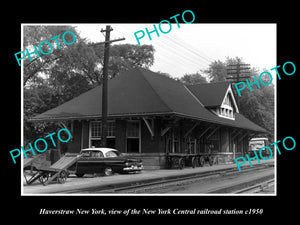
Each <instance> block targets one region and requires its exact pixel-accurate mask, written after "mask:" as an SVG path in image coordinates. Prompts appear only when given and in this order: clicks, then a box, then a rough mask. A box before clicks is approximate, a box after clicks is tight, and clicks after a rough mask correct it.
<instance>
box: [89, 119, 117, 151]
mask: <svg viewBox="0 0 300 225" xmlns="http://www.w3.org/2000/svg"><path fill="white" fill-rule="evenodd" d="M115 132H116V124H115V122H114V121H108V122H107V136H106V138H107V147H111V148H114V145H115V140H114V138H115ZM89 136H90V142H89V143H90V147H101V137H102V123H101V121H91V122H90V135H89Z"/></svg>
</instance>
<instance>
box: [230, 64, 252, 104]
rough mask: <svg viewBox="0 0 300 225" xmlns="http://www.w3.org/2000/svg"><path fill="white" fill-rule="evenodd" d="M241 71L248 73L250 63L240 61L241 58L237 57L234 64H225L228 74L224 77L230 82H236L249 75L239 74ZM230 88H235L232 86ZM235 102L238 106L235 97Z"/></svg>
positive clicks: (237, 99) (237, 100)
mask: <svg viewBox="0 0 300 225" xmlns="http://www.w3.org/2000/svg"><path fill="white" fill-rule="evenodd" d="M241 73H243V74H249V73H250V64H245V63H241V60H240V59H239V58H238V59H237V63H236V64H229V65H228V66H227V75H230V76H229V77H227V78H226V79H227V80H231V82H234V83H238V82H241V81H243V80H245V79H246V78H249V77H250V76H241ZM232 89H233V90H235V89H234V88H232ZM235 94H236V93H235ZM236 103H237V105H238V106H239V98H236Z"/></svg>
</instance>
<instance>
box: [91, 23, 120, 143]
mask: <svg viewBox="0 0 300 225" xmlns="http://www.w3.org/2000/svg"><path fill="white" fill-rule="evenodd" d="M111 31H113V29H112V28H111V27H110V26H109V25H107V26H106V29H105V30H103V29H101V32H105V42H100V43H97V44H94V45H98V44H103V43H104V60H103V75H102V119H101V122H102V136H101V146H102V147H107V141H106V136H107V105H108V99H107V96H108V88H107V80H108V63H109V48H110V43H111V42H115V41H122V40H125V38H120V39H116V40H110V32H111Z"/></svg>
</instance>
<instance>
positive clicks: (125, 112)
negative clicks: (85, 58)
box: [32, 68, 265, 132]
mask: <svg viewBox="0 0 300 225" xmlns="http://www.w3.org/2000/svg"><path fill="white" fill-rule="evenodd" d="M216 85H220V86H219V88H220V89H221V90H218V88H217V86H216V87H215V88H213V89H214V90H215V91H217V92H220V93H223V92H224V91H225V92H226V90H227V88H226V90H225V84H223V85H221V84H216ZM227 87H228V86H227ZM189 88H190V87H189ZM189 88H187V87H186V86H185V85H183V84H182V83H181V82H179V81H175V80H173V79H171V78H169V77H166V76H163V75H160V74H157V73H154V72H152V71H149V70H146V69H143V68H135V69H131V70H128V71H125V72H123V73H121V74H120V75H118V76H117V77H115V78H113V79H111V80H109V82H108V116H109V117H120V116H135V115H162V114H163V115H166V114H175V115H178V116H184V117H188V118H193V119H197V120H202V121H207V122H211V123H216V124H223V125H227V126H234V127H240V128H244V129H250V130H254V131H259V132H264V131H265V130H264V129H263V128H261V127H259V126H258V125H256V124H254V123H252V122H251V121H249V120H248V119H246V118H245V117H243V116H242V115H240V114H239V115H236V119H235V120H234V121H233V120H228V119H225V118H220V117H218V116H217V115H215V114H213V113H212V112H210V111H209V110H208V109H206V108H205V107H204V106H203V104H202V103H203V102H202V100H203V99H201V98H199V99H198V97H196V96H195V95H193V94H192V93H191V91H190V89H189ZM206 93H210V92H209V91H208V90H206ZM217 95H218V96H221V94H217ZM223 97H224V96H223ZM222 100H223V99H222ZM219 101H221V100H220V97H219V98H215V99H214V103H213V104H217V103H219ZM204 102H205V101H204ZM205 104H209V103H208V102H205ZM205 104H204V105H205ZM101 112H102V86H98V87H95V88H93V89H91V90H90V91H87V92H85V93H83V94H81V95H80V96H78V97H76V98H74V99H72V100H70V101H68V102H65V103H64V104H62V105H60V106H58V107H56V108H54V109H50V110H48V111H46V112H44V113H42V114H40V115H37V116H35V117H34V118H32V120H33V121H37V120H74V119H91V118H101Z"/></svg>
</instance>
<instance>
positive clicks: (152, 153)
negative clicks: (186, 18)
mask: <svg viewBox="0 0 300 225" xmlns="http://www.w3.org/2000/svg"><path fill="white" fill-rule="evenodd" d="M163 25H164V26H163ZM22 28H23V29H22V31H23V37H24V42H23V43H24V49H26V52H27V55H28V57H26V58H24V59H23V60H22V61H21V63H23V67H24V70H23V84H24V89H23V97H24V99H23V100H24V112H23V113H24V114H23V115H24V117H23V118H24V119H23V122H24V135H23V137H24V140H23V146H24V149H25V150H28V149H29V150H28V151H26V156H27V154H28V156H27V157H25V154H24V157H23V160H22V161H23V171H22V172H23V182H22V185H23V187H22V191H23V194H24V195H30V194H32V195H35V194H41V195H46V194H49V195H52V194H55V195H56V194H60V195H69V194H71V195H77V194H84V195H88V194H96V195H97V194H104V195H105V194H109V195H113V194H118V195H120V194H125V195H126V194H130V195H132V194H133V195H135V194H136V195H139V194H146V195H148V194H149V195H153V194H154V195H155V194H158V195H160V194H163V195H181V194H182V195H191V194H192V195H198V194H200V195H205V194H208V195H213V194H217V195H219V194H225V195H227V194H236V195H241V194H246V195H251V194H254V195H264V194H266V195H275V194H276V181H275V168H276V163H274V158H275V157H276V154H275V153H273V152H274V151H273V148H272V149H271V148H269V147H268V148H265V149H262V150H260V149H261V148H262V147H264V146H269V145H270V144H271V143H273V142H274V140H275V139H274V126H275V123H274V116H275V101H274V98H275V94H274V93H275V85H274V84H275V83H276V79H273V78H272V77H270V76H268V75H269V74H266V75H267V76H260V74H261V73H262V72H263V71H265V70H266V68H270V69H271V68H273V67H275V65H276V24H193V23H190V24H181V25H180V27H178V26H177V24H176V23H169V22H165V24H161V26H159V28H158V26H155V25H153V24H112V25H106V24H70V25H69V24H64V25H61V24H56V25H55V24H53V25H52V24H50V25H48V24H46V25H45V24H42V25H40V24H23V25H22ZM145 28H146V29H147V30H146V29H145ZM150 29H152V31H150ZM166 30H171V31H170V32H169V33H168V34H163V33H161V34H159V32H160V31H166ZM220 30H223V31H224V34H223V35H222V36H219V35H217V33H219V32H220ZM135 31H138V32H140V33H142V34H143V33H147V34H148V35H149V38H148V37H146V36H145V37H144V38H141V39H139V42H140V44H138V43H137V40H138V38H137V37H139V35H137V36H135V35H133V34H134V33H135ZM229 31H230V32H229ZM201 33H202V34H203V33H205V35H201ZM45 34H46V35H45ZM58 35H60V36H58ZM57 36H58V37H57ZM53 37H56V38H55V40H54V39H53ZM262 37H265V38H262ZM150 38H151V39H152V40H150ZM143 39H145V40H143ZM47 40H48V41H47ZM49 40H52V41H51V42H50V41H49ZM143 42H144V43H143ZM34 43H43V44H39V48H40V49H39V51H41V52H42V53H47V54H46V55H42V54H40V57H38V55H37V52H38V51H36V52H34V51H35V49H34V48H32V46H33V45H34ZM70 43H71V44H70ZM215 43H218V44H219V46H218V45H217V46H216V44H215ZM243 46H246V47H243ZM28 52H29V53H30V54H31V55H30V54H28ZM267 54H268V55H271V57H270V56H269V57H268V58H265V57H264V56H265V55H267ZM20 55H22V54H21V53H20ZM25 55H26V54H25ZM29 56H31V58H32V59H30V58H29ZM263 75H264V74H263ZM253 76H257V77H259V78H258V79H260V80H259V81H257V82H256V83H255V79H253ZM273 76H274V74H273ZM275 76H276V75H275ZM260 82H262V83H260ZM235 83H241V84H242V85H243V84H246V85H248V86H249V88H248V87H247V89H246V88H245V90H243V89H242V88H240V87H238V86H237V87H236V86H235V85H234V84H235ZM267 83H269V84H268V85H266V84H267ZM244 86H245V85H244ZM250 88H251V91H250V90H249V89H250ZM237 91H239V94H240V95H241V96H239V95H238V94H237ZM262 96H263V98H262ZM61 129H67V130H68V131H69V132H62V131H63V130H62V131H60V130H61ZM53 132H54V133H53ZM50 133H51V134H50ZM39 138H42V139H39ZM52 141H53V142H52ZM28 143H31V146H32V148H31V149H30V145H28ZM34 152H37V154H35V155H34V154H32V153H34ZM29 155H30V156H29Z"/></svg>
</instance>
